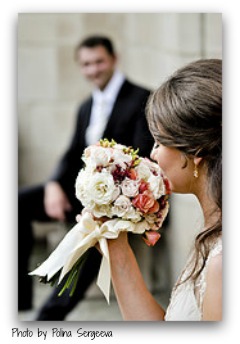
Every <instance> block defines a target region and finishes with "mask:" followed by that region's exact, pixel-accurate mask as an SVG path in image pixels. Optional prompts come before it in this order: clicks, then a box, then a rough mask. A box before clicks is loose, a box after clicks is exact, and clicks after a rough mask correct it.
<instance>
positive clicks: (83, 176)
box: [75, 170, 93, 208]
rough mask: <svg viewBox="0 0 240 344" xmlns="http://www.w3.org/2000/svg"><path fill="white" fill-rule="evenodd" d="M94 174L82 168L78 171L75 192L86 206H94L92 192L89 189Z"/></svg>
mask: <svg viewBox="0 0 240 344" xmlns="http://www.w3.org/2000/svg"><path fill="white" fill-rule="evenodd" d="M91 178H92V174H91V173H89V171H87V170H81V171H80V172H79V173H78V176H77V179H76V183H75V193H76V197H77V199H78V200H79V201H80V202H81V203H82V204H83V206H84V207H90V208H91V207H92V206H93V202H92V199H91V194H90V193H89V190H88V185H89V182H90V179H91Z"/></svg>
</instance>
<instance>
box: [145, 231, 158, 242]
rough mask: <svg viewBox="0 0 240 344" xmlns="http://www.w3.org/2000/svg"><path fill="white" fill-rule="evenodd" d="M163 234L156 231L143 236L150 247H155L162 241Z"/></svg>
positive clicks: (147, 232)
mask: <svg viewBox="0 0 240 344" xmlns="http://www.w3.org/2000/svg"><path fill="white" fill-rule="evenodd" d="M160 237H161V234H159V233H158V232H156V231H146V232H145V233H144V236H143V240H144V241H145V243H146V244H147V245H148V246H154V245H155V244H156V242H157V241H158V240H159V239H160Z"/></svg>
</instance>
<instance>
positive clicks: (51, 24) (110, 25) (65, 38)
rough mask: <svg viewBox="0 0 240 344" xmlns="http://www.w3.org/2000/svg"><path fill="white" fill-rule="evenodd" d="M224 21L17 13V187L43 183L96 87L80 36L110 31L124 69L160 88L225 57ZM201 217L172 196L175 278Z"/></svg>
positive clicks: (217, 17) (192, 16) (185, 199)
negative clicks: (79, 59)
mask: <svg viewBox="0 0 240 344" xmlns="http://www.w3.org/2000/svg"><path fill="white" fill-rule="evenodd" d="M221 25H222V18H221V14H214V13H211V14H210V13H208V14H204V13H168V14H164V13H74V14H71V13H70V14H58V13H56V14H54V13H51V14H50V13H49V14H47V13H46V14H45V13H44V14H38V13H34V14H31V13H28V14H24V13H22V14H19V17H18V114H17V116H18V128H19V130H18V132H19V185H20V186H23V185H32V184H35V183H39V182H42V181H45V180H46V178H48V176H49V175H50V174H51V173H52V171H53V169H54V167H55V165H56V163H57V161H58V159H59V158H60V156H61V154H62V152H63V151H64V149H65V148H66V145H67V144H68V142H69V140H70V137H71V133H72V130H73V127H74V122H75V114H76V109H77V107H78V104H79V102H81V100H82V99H84V98H85V97H86V96H87V95H88V93H89V91H90V90H91V88H90V86H89V85H88V84H87V82H86V81H85V80H84V79H83V78H82V76H81V74H80V71H79V69H78V67H77V65H76V64H75V62H74V59H73V51H74V47H75V45H76V44H77V43H78V41H79V40H80V39H82V38H83V37H84V36H86V35H88V34H93V33H103V34H107V35H109V36H110V37H111V38H112V39H113V40H114V41H115V44H116V48H117V51H118V53H119V68H120V69H121V70H122V71H123V72H124V73H126V75H127V76H128V77H129V78H130V79H132V80H133V81H136V82H138V83H140V84H142V85H144V86H147V87H150V88H156V87H157V86H159V85H160V84H161V82H162V81H163V80H164V79H165V78H166V77H167V76H168V75H169V74H170V73H172V72H173V71H174V70H175V69H176V68H178V67H180V66H182V65H184V64H185V63H187V62H190V61H192V60H194V59H198V58H201V57H221V55H222V35H221V31H222V27H221ZM200 222H201V213H200V211H199V208H198V205H197V203H196V200H195V199H194V198H193V197H191V196H174V197H173V198H172V211H171V226H170V228H169V229H168V242H169V245H170V246H169V247H170V250H171V254H172V260H171V267H172V269H171V271H172V280H174V279H175V278H176V276H177V274H178V272H179V270H180V268H181V266H182V264H183V262H184V260H185V256H186V248H187V247H188V246H189V245H190V242H191V240H192V236H193V234H194V228H196V223H200ZM179 243H180V245H179Z"/></svg>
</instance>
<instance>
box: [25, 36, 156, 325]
mask: <svg viewBox="0 0 240 344" xmlns="http://www.w3.org/2000/svg"><path fill="white" fill-rule="evenodd" d="M75 57H76V61H77V63H78V64H79V66H80V69H81V72H82V74H83V76H84V77H85V78H86V79H87V80H89V81H90V82H91V83H92V85H93V91H92V94H91V95H90V97H89V98H88V99H86V100H85V101H84V102H83V103H82V104H81V106H80V107H79V110H78V113H77V120H76V126H75V132H74V133H73V136H72V139H71V142H70V145H69V147H68V149H67V150H66V152H65V154H64V155H63V157H62V159H61V160H60V162H59V164H58V166H57V168H56V171H55V173H54V174H53V176H52V177H51V178H50V180H49V181H47V182H46V184H44V185H39V186H36V187H31V188H25V189H23V190H20V192H19V220H18V221H19V224H18V228H19V236H18V243H19V246H18V256H19V266H18V279H19V282H18V283H19V285H18V293H19V294H18V295H19V297H18V307H19V310H26V309H31V307H32V281H31V277H29V276H28V275H27V273H28V263H29V258H30V255H31V250H32V247H33V245H34V237H33V232H32V221H34V220H37V221H50V220H59V221H68V222H69V221H71V222H74V221H75V216H76V214H78V213H80V211H81V209H82V206H81V204H80V202H79V201H78V200H77V199H76V197H75V189H74V187H75V179H76V177H77V174H78V171H79V170H80V169H81V168H82V167H83V162H82V161H81V155H82V153H83V151H84V149H85V147H86V146H88V145H89V144H94V143H96V142H97V141H98V140H99V139H100V138H108V139H109V140H111V139H114V140H115V141H117V142H118V143H121V144H124V145H127V146H132V147H133V148H135V149H136V148H139V153H140V154H141V155H142V156H149V155H150V151H151V148H152V146H153V138H152V136H151V134H150V132H149V130H148V127H147V122H146V119H145V106H146V102H147V99H148V96H149V93H150V92H149V90H147V89H145V88H143V87H141V86H139V85H135V84H133V83H132V82H130V81H129V80H127V79H126V77H125V76H124V75H123V74H122V73H121V72H120V71H119V70H118V69H117V55H116V53H115V50H114V47H113V44H112V42H111V41H110V40H109V39H108V38H107V37H102V36H92V37H88V38H86V39H84V40H83V41H82V42H81V43H80V44H79V45H78V46H77V48H76V51H75ZM100 261H101V255H100V254H99V252H98V251H97V250H96V249H95V248H93V249H91V250H89V256H88V259H87V260H86V262H85V264H84V265H83V267H82V269H81V272H80V274H79V279H78V285H77V289H76V292H75V293H74V295H73V296H72V297H69V296H68V294H67V293H64V294H63V295H62V296H61V297H58V293H59V290H61V287H62V285H63V283H64V281H63V283H62V284H60V286H59V287H57V288H55V289H54V290H53V293H52V294H51V295H50V297H49V299H48V300H47V301H46V303H45V304H44V305H43V307H42V309H41V310H40V312H39V315H38V318H37V320H63V319H64V318H65V317H66V315H67V314H68V313H69V312H70V311H71V310H72V309H73V308H74V306H75V305H76V304H77V303H78V302H79V301H80V300H81V299H83V297H84V294H85V292H86V290H87V289H88V287H89V285H90V284H91V283H92V281H93V280H94V278H95V277H96V275H97V272H98V269H99V266H100Z"/></svg>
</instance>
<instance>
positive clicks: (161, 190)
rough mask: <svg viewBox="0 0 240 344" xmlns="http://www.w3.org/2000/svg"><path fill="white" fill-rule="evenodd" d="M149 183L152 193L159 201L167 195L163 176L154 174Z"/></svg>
mask: <svg viewBox="0 0 240 344" xmlns="http://www.w3.org/2000/svg"><path fill="white" fill-rule="evenodd" d="M148 183H149V184H150V190H151V191H152V193H153V196H154V197H155V199H159V198H160V197H161V196H162V195H164V194H165V185H164V182H163V179H162V177H161V176H154V175H153V174H152V175H151V177H150V178H149V179H148Z"/></svg>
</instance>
